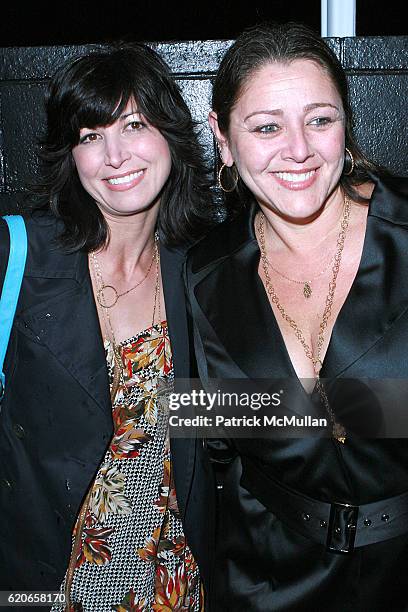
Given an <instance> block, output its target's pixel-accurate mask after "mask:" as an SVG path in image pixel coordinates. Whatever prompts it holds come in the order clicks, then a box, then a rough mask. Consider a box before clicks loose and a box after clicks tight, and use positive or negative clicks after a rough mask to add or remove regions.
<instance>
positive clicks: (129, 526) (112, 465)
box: [54, 321, 201, 612]
mask: <svg viewBox="0 0 408 612" xmlns="http://www.w3.org/2000/svg"><path fill="white" fill-rule="evenodd" d="M115 351H116V355H115V354H114V348H113V346H112V345H111V343H110V342H109V341H106V342H105V352H106V360H107V366H108V374H109V381H110V385H111V389H112V385H113V384H114V379H115V371H116V369H117V368H116V364H117V363H118V360H119V359H120V364H121V367H122V372H121V375H120V377H119V385H118V387H117V390H116V393H115V396H114V399H113V406H112V417H113V424H114V435H113V438H112V440H111V443H110V445H109V448H108V450H107V451H106V454H105V457H104V459H103V461H102V463H101V466H100V468H99V470H98V473H97V475H96V478H95V480H94V482H93V484H92V486H91V491H90V497H89V499H88V500H87V501H86V502H85V503H86V504H87V508H85V510H86V514H85V519H84V524H83V527H82V537H81V542H80V547H79V550H78V556H77V559H76V562H75V570H74V573H73V579H72V582H71V591H70V592H71V595H70V597H71V602H72V605H73V606H74V609H75V610H83V611H84V612H104V611H106V612H108V610H117V611H118V612H120V610H125V609H126V610H157V611H160V610H162V611H163V612H164V611H165V610H170V609H183V610H191V611H198V610H200V609H201V602H200V576H199V571H198V567H197V564H196V563H195V560H194V558H193V556H192V553H191V550H190V548H189V546H188V544H187V542H186V539H185V536H184V532H183V527H182V523H181V518H180V513H179V509H178V505H177V498H176V491H175V487H174V480H173V468H172V460H171V453H170V446H169V434H168V410H167V403H166V398H167V395H168V393H169V390H170V389H171V383H172V380H173V363H172V353H171V346H170V341H169V337H168V330H167V324H166V322H165V321H164V322H162V323H160V324H157V325H153V326H151V327H149V328H147V329H145V330H143V331H141V332H140V333H138V334H137V335H136V336H134V337H132V338H130V339H128V340H126V341H124V342H121V343H120V344H119V345H118V346H117V347H116V348H115ZM80 516H81V513H80ZM78 523H80V519H78V522H77V526H76V529H78V528H80V527H78ZM54 609H55V610H56V609H58V608H54Z"/></svg>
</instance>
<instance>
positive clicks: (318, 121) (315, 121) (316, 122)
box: [309, 117, 332, 127]
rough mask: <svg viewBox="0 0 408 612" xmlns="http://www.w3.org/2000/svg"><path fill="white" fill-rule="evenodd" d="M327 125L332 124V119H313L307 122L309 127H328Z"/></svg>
mask: <svg viewBox="0 0 408 612" xmlns="http://www.w3.org/2000/svg"><path fill="white" fill-rule="evenodd" d="M329 123H332V119H331V118H330V117H316V118H315V119H312V120H311V121H309V125H317V126H318V127H320V126H323V125H328V124H329Z"/></svg>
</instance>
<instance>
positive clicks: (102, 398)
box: [0, 45, 210, 612]
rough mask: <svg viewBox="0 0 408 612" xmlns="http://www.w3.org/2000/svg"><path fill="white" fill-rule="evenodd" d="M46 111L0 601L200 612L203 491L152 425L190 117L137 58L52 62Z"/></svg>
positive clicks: (183, 358) (183, 220) (182, 350)
mask: <svg viewBox="0 0 408 612" xmlns="http://www.w3.org/2000/svg"><path fill="white" fill-rule="evenodd" d="M46 110H47V132H46V137H45V139H44V142H43V146H42V150H41V158H42V162H43V163H42V168H41V173H40V178H39V180H38V182H37V184H36V186H35V188H34V189H33V193H34V196H33V198H34V203H35V206H34V207H33V208H34V211H33V212H32V213H31V214H30V216H29V217H28V218H27V221H26V223H27V229H28V236H29V252H28V260H27V265H26V270H25V276H24V281H23V286H22V292H21V295H20V300H19V305H18V309H17V315H16V319H15V322H14V327H13V332H12V336H11V341H10V345H9V349H8V355H7V360H6V373H7V389H6V395H5V398H4V401H3V405H2V415H1V421H0V437H1V440H0V449H1V450H0V453H1V455H4V456H3V457H2V461H1V464H0V470H1V478H2V482H3V483H4V482H7V486H3V487H2V491H1V494H0V504H1V512H2V518H3V520H2V527H1V534H0V535H1V536H2V538H3V544H2V547H1V552H0V557H1V558H0V588H1V589H2V590H12V591H16V590H31V591H38V590H41V591H58V590H59V589H61V591H60V592H61V596H60V597H59V598H57V601H56V602H55V606H54V609H65V608H66V609H70V610H87V611H92V610H95V611H99V612H100V611H101V610H107V609H115V610H123V609H132V610H152V609H154V610H162V609H163V610H164V609H177V610H201V609H203V598H202V591H203V590H202V589H201V578H200V573H199V570H198V566H197V562H199V563H200V566H202V569H201V568H200V571H201V575H202V577H205V575H206V571H207V568H208V565H209V561H208V554H209V553H208V550H207V548H206V546H207V545H205V546H204V545H203V541H202V540H201V539H199V538H198V533H197V528H196V525H197V524H201V525H202V526H203V527H204V525H205V524H206V523H205V522H204V520H203V519H202V518H201V516H200V512H201V511H202V510H201V508H200V505H199V504H198V501H197V500H199V499H203V498H204V496H206V498H207V499H208V495H209V494H210V493H209V491H207V492H205V493H204V492H203V491H202V488H203V486H204V483H205V482H206V480H207V478H208V475H207V473H206V471H205V470H206V467H205V465H204V464H202V463H201V461H200V452H201V451H200V449H198V450H197V451H196V449H195V441H194V440H172V441H171V445H170V442H169V437H168V424H167V416H166V409H165V408H166V394H167V393H168V390H169V389H170V387H171V384H172V381H173V379H174V377H175V376H178V377H183V378H187V377H189V376H190V371H189V342H188V337H187V324H186V315H185V306H184V293H183V286H182V281H181V267H182V262H183V252H184V248H185V245H187V244H188V243H189V242H191V241H192V240H193V239H196V238H197V237H198V236H199V235H200V233H201V231H202V230H203V229H204V228H205V226H206V224H207V219H206V212H205V211H206V210H207V209H208V206H207V204H208V194H209V190H208V182H207V175H206V171H205V168H204V165H203V163H202V158H201V149H200V147H199V145H198V143H197V139H196V135H195V133H194V125H193V122H192V119H191V115H190V112H189V110H188V108H187V106H186V104H185V102H184V101H183V99H182V97H181V94H180V92H179V90H178V88H177V86H176V85H175V83H174V81H173V80H172V78H171V76H170V72H169V70H168V67H167V66H166V65H165V64H164V62H163V61H162V60H161V59H160V58H159V57H158V55H157V54H156V53H155V52H154V51H152V50H151V49H149V48H148V47H146V46H144V45H119V46H116V47H112V48H109V49H106V50H102V51H95V52H92V53H90V54H89V55H86V56H82V57H80V58H79V59H76V60H75V61H71V62H69V63H68V64H67V65H65V66H64V67H62V68H61V69H60V70H59V71H58V72H57V74H56V75H55V77H54V78H53V79H52V81H51V84H50V89H49V95H48V100H47V106H46ZM0 233H1V240H0V244H1V251H0V279H2V278H3V276H4V271H5V267H6V261H7V257H8V243H9V239H8V233H7V230H6V228H5V224H3V223H1V225H0ZM193 470H194V471H195V472H196V474H197V473H198V472H200V471H202V476H201V478H200V479H199V481H200V483H199V484H198V485H194V486H193V488H192V486H191V482H190V480H191V476H192V473H193ZM208 489H209V490H210V487H208ZM188 494H189V497H188ZM187 502H188V503H187ZM181 518H183V524H182V522H181ZM185 534H187V535H185ZM64 576H65V578H64ZM60 585H62V586H61V587H60ZM64 597H65V603H63V602H62V600H63V599H64ZM50 603H53V602H52V601H51V602H50Z"/></svg>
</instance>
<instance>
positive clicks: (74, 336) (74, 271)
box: [16, 253, 110, 415]
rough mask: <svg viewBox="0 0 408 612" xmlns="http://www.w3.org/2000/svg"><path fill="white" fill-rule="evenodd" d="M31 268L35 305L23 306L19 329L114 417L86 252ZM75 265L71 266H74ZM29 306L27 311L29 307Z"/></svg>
mask: <svg viewBox="0 0 408 612" xmlns="http://www.w3.org/2000/svg"><path fill="white" fill-rule="evenodd" d="M57 258H58V256H57V255H55V258H54V259H53V260H51V261H52V262H53V263H52V266H51V265H44V266H43V267H37V268H36V269H34V268H32V267H31V266H30V265H28V269H27V274H26V277H27V278H26V279H25V283H26V287H27V290H26V291H24V292H23V295H24V294H26V295H30V296H31V297H30V300H31V302H32V303H31V304H30V303H28V304H24V302H23V304H22V308H20V313H19V315H18V316H17V317H16V325H17V326H18V328H19V329H20V331H21V332H22V333H25V334H29V335H31V337H32V339H33V340H34V341H38V342H40V343H41V344H43V345H45V346H46V347H47V348H48V349H49V351H50V352H51V353H52V354H53V355H54V356H55V358H56V359H57V360H58V361H59V362H60V364H61V366H62V367H64V368H65V369H66V370H67V371H68V372H69V374H70V375H71V376H72V377H73V379H74V380H75V381H76V382H77V383H79V384H80V385H81V386H82V387H83V389H84V390H85V391H86V392H87V393H88V394H89V395H90V396H91V397H92V398H93V399H94V400H95V402H96V404H97V405H98V406H99V408H100V409H101V410H102V411H103V412H104V413H105V415H110V395H109V382H108V376H107V369H106V362H105V353H104V347H103V343H102V337H101V333H100V326H99V320H98V315H97V311H96V305H95V301H94V298H93V292H92V286H91V280H90V277H89V272H88V264H87V260H88V258H87V256H86V254H84V253H77V254H75V255H68V256H66V258H67V265H66V266H64V264H65V260H63V263H62V264H61V262H60V264H61V265H60V266H59V265H58V259H57ZM68 264H69V265H68ZM25 306H27V307H25Z"/></svg>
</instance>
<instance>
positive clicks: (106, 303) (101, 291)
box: [90, 235, 157, 308]
mask: <svg viewBox="0 0 408 612" xmlns="http://www.w3.org/2000/svg"><path fill="white" fill-rule="evenodd" d="M154 240H155V244H156V242H157V236H156V235H155V238H154ZM90 255H91V258H92V263H93V266H94V268H95V270H96V274H97V276H98V277H99V278H100V280H101V282H102V284H100V286H99V288H98V290H97V292H96V299H97V301H98V304H99V305H100V306H103V308H113V306H115V305H116V304H117V301H118V299H119V298H121V297H123V296H124V295H127V294H128V293H130V292H131V291H134V290H135V289H137V287H140V285H141V284H142V283H144V281H145V280H146V278H147V277H148V276H149V274H150V270H151V269H152V266H153V262H154V259H155V248H153V255H152V261H151V262H150V265H149V267H148V269H147V272H146V274H145V275H144V277H143V278H142V279H141V280H140V281H139V282H138V283H136V285H133V287H131V288H130V289H127V290H126V291H123V293H118V290H117V289H116V287H114V286H113V285H105V283H104V282H103V280H102V274H101V268H100V265H99V261H98V258H97V257H96V255H95V253H94V252H93V251H92V253H91V254H90ZM109 294H111V295H109ZM109 298H110V299H109Z"/></svg>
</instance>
